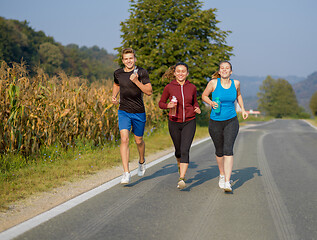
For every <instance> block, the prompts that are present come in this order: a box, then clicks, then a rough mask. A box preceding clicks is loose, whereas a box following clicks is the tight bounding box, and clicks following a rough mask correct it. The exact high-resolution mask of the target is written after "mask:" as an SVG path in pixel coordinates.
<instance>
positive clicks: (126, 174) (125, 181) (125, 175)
mask: <svg viewBox="0 0 317 240" xmlns="http://www.w3.org/2000/svg"><path fill="white" fill-rule="evenodd" d="M130 178H131V174H130V173H129V172H124V173H123V175H122V179H121V184H128V183H129V182H130Z"/></svg>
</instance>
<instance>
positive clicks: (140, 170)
mask: <svg viewBox="0 0 317 240" xmlns="http://www.w3.org/2000/svg"><path fill="white" fill-rule="evenodd" d="M145 169H146V165H145V159H144V163H142V164H141V163H140V162H139V167H138V176H139V177H142V176H144V173H145Z"/></svg>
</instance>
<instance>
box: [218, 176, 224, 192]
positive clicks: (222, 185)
mask: <svg viewBox="0 0 317 240" xmlns="http://www.w3.org/2000/svg"><path fill="white" fill-rule="evenodd" d="M218 184H219V187H220V188H222V189H223V188H225V175H219V183H218Z"/></svg>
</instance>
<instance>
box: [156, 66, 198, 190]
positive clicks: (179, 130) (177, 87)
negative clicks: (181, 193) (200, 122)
mask: <svg viewBox="0 0 317 240" xmlns="http://www.w3.org/2000/svg"><path fill="white" fill-rule="evenodd" d="M171 71H172V74H173V75H172V76H173V80H172V81H171V82H170V83H169V84H167V85H166V86H165V88H164V90H163V93H162V96H161V99H160V102H159V107H160V108H161V109H170V112H169V118H168V129H169V132H170V135H171V138H172V141H173V143H174V147H175V157H176V159H177V164H178V167H179V175H180V177H179V180H178V185H177V188H179V189H183V188H185V187H186V184H185V174H186V171H187V169H188V164H189V149H190V146H191V144H192V142H193V138H194V135H195V131H196V119H195V116H196V113H198V114H200V113H201V111H200V108H199V105H198V102H197V90H196V86H195V85H194V84H192V83H190V82H189V81H188V80H187V76H188V66H187V64H186V63H183V62H179V63H177V64H176V65H175V67H172V68H170V69H169V70H168V71H167V72H166V73H165V76H167V78H169V77H168V76H169V75H171V74H170V73H171ZM175 98H176V99H177V100H176V101H174V100H175ZM172 99H173V100H172ZM168 100H169V101H168ZM167 102H168V103H167Z"/></svg>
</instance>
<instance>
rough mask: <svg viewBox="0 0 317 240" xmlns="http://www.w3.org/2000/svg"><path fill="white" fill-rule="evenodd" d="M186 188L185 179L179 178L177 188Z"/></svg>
mask: <svg viewBox="0 0 317 240" xmlns="http://www.w3.org/2000/svg"><path fill="white" fill-rule="evenodd" d="M185 187H186V183H185V179H184V178H179V179H178V183H177V188H178V189H184V188H185Z"/></svg>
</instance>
